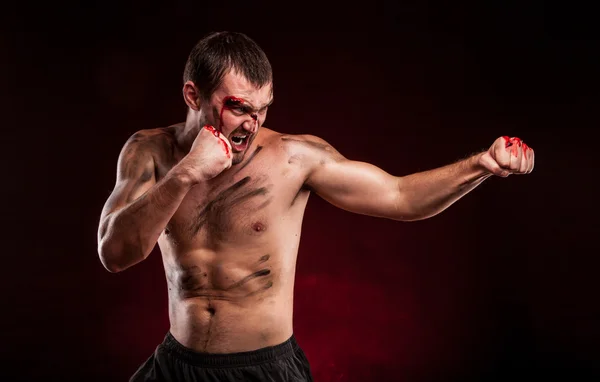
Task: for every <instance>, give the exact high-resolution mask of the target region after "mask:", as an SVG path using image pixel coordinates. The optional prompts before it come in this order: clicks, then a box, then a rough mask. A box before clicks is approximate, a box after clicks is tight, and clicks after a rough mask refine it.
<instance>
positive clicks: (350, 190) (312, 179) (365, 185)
mask: <svg viewBox="0 0 600 382" xmlns="http://www.w3.org/2000/svg"><path fill="white" fill-rule="evenodd" d="M317 155H321V157H320V158H319V159H318V160H316V161H314V162H315V164H314V165H313V168H312V169H311V171H310V173H309V175H308V178H307V180H306V185H307V186H308V187H310V188H311V189H312V190H314V191H315V192H316V193H317V194H318V195H319V196H321V197H322V198H323V199H325V200H326V201H328V202H329V203H331V204H333V205H335V206H336V207H339V208H342V209H344V210H347V211H350V212H355V213H359V214H364V215H370V216H378V217H391V216H394V212H395V210H396V208H397V205H398V197H399V192H398V178H397V177H395V176H392V175H390V174H389V173H387V172H385V171H384V170H382V169H380V168H379V167H377V166H374V165H372V164H369V163H365V162H358V161H352V160H348V159H346V158H344V157H343V156H341V155H340V154H339V153H337V152H336V151H334V150H329V152H327V151H324V152H322V153H321V154H317Z"/></svg>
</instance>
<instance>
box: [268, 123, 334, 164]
mask: <svg viewBox="0 0 600 382" xmlns="http://www.w3.org/2000/svg"><path fill="white" fill-rule="evenodd" d="M261 142H262V144H264V145H268V146H271V147H273V148H275V149H276V151H277V152H279V154H280V155H282V156H283V157H285V159H287V162H288V163H289V164H300V165H301V167H313V166H315V165H319V164H320V165H323V164H327V163H330V162H337V161H340V160H343V159H345V158H344V157H343V156H342V155H341V154H340V153H339V152H338V151H337V150H336V149H335V148H334V147H333V146H332V145H330V144H329V143H328V142H327V141H325V140H324V139H322V138H320V137H317V136H315V135H311V134H283V133H278V132H276V131H273V130H270V129H265V130H264V131H263V137H262V139H261Z"/></svg>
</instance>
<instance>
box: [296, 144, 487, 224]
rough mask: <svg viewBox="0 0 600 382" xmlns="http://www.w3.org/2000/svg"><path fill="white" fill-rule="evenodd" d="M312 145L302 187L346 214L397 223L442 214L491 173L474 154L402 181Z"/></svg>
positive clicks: (372, 166) (322, 145)
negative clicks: (347, 212)
mask: <svg viewBox="0 0 600 382" xmlns="http://www.w3.org/2000/svg"><path fill="white" fill-rule="evenodd" d="M304 139H306V140H307V141H309V142H312V145H311V146H312V149H310V158H311V160H310V161H309V163H310V171H309V173H308V175H307V179H306V182H305V183H306V185H308V186H309V187H310V188H311V189H313V190H314V191H315V192H316V193H317V194H318V195H319V196H321V197H322V198H323V199H325V200H327V201H328V202H330V203H331V204H333V205H335V206H337V207H340V208H342V209H345V210H347V211H350V212H355V213H360V214H364V215H370V216H377V217H385V218H389V219H394V220H401V221H414V220H421V219H426V218H428V217H431V216H434V215H436V214H439V213H440V212H442V211H444V210H445V209H446V208H448V207H449V206H450V205H452V204H453V203H454V202H456V201H457V200H458V199H460V198H461V197H463V196H464V195H465V194H467V193H468V192H469V191H471V190H473V189H474V188H475V187H476V186H477V185H479V184H480V183H481V182H483V181H484V180H485V179H487V178H488V177H489V176H491V175H492V174H491V173H489V172H488V171H486V170H485V168H484V167H483V166H481V165H479V159H480V156H481V155H483V153H481V154H477V155H474V156H472V157H470V158H467V159H464V160H462V161H460V162H457V163H454V164H450V165H447V166H444V167H440V168H437V169H433V170H429V171H424V172H419V173H415V174H411V175H407V176H403V177H398V176H393V175H390V174H388V173H387V172H385V171H383V170H382V169H380V168H378V167H376V166H374V165H371V164H368V163H363V162H357V161H351V160H348V159H346V158H344V157H343V156H342V155H341V154H339V153H338V152H337V151H336V150H334V149H333V148H332V147H331V146H329V145H328V144H327V142H325V141H323V140H321V139H319V138H317V137H312V136H304Z"/></svg>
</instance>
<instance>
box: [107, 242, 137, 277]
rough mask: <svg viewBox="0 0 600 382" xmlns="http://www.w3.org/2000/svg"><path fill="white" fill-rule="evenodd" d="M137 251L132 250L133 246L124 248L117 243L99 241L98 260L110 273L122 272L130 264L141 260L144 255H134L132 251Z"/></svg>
mask: <svg viewBox="0 0 600 382" xmlns="http://www.w3.org/2000/svg"><path fill="white" fill-rule="evenodd" d="M137 252H139V251H135V252H134V251H133V248H130V249H129V250H126V248H125V247H124V246H123V245H122V244H119V243H110V242H106V241H101V242H100V244H99V245H98V255H99V256H100V262H101V263H102V265H103V266H104V268H106V270H107V271H109V272H110V273H118V272H122V271H124V270H125V269H127V268H129V267H130V266H132V265H134V264H136V263H138V262H140V261H141V260H143V259H144V256H134V253H137ZM132 259H139V260H132Z"/></svg>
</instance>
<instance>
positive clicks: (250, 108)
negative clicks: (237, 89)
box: [241, 97, 275, 111]
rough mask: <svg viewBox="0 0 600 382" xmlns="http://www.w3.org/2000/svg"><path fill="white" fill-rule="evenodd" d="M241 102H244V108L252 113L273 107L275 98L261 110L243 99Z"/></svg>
mask: <svg viewBox="0 0 600 382" xmlns="http://www.w3.org/2000/svg"><path fill="white" fill-rule="evenodd" d="M241 100H243V103H242V106H244V107H245V108H247V109H249V110H250V111H259V110H262V109H264V108H266V107H269V106H271V105H272V104H273V101H275V97H273V98H271V100H270V101H269V102H267V103H266V104H265V105H263V106H262V107H261V108H260V109H256V108H255V107H254V106H252V104H251V103H250V102H248V101H246V100H245V99H243V98H241Z"/></svg>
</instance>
